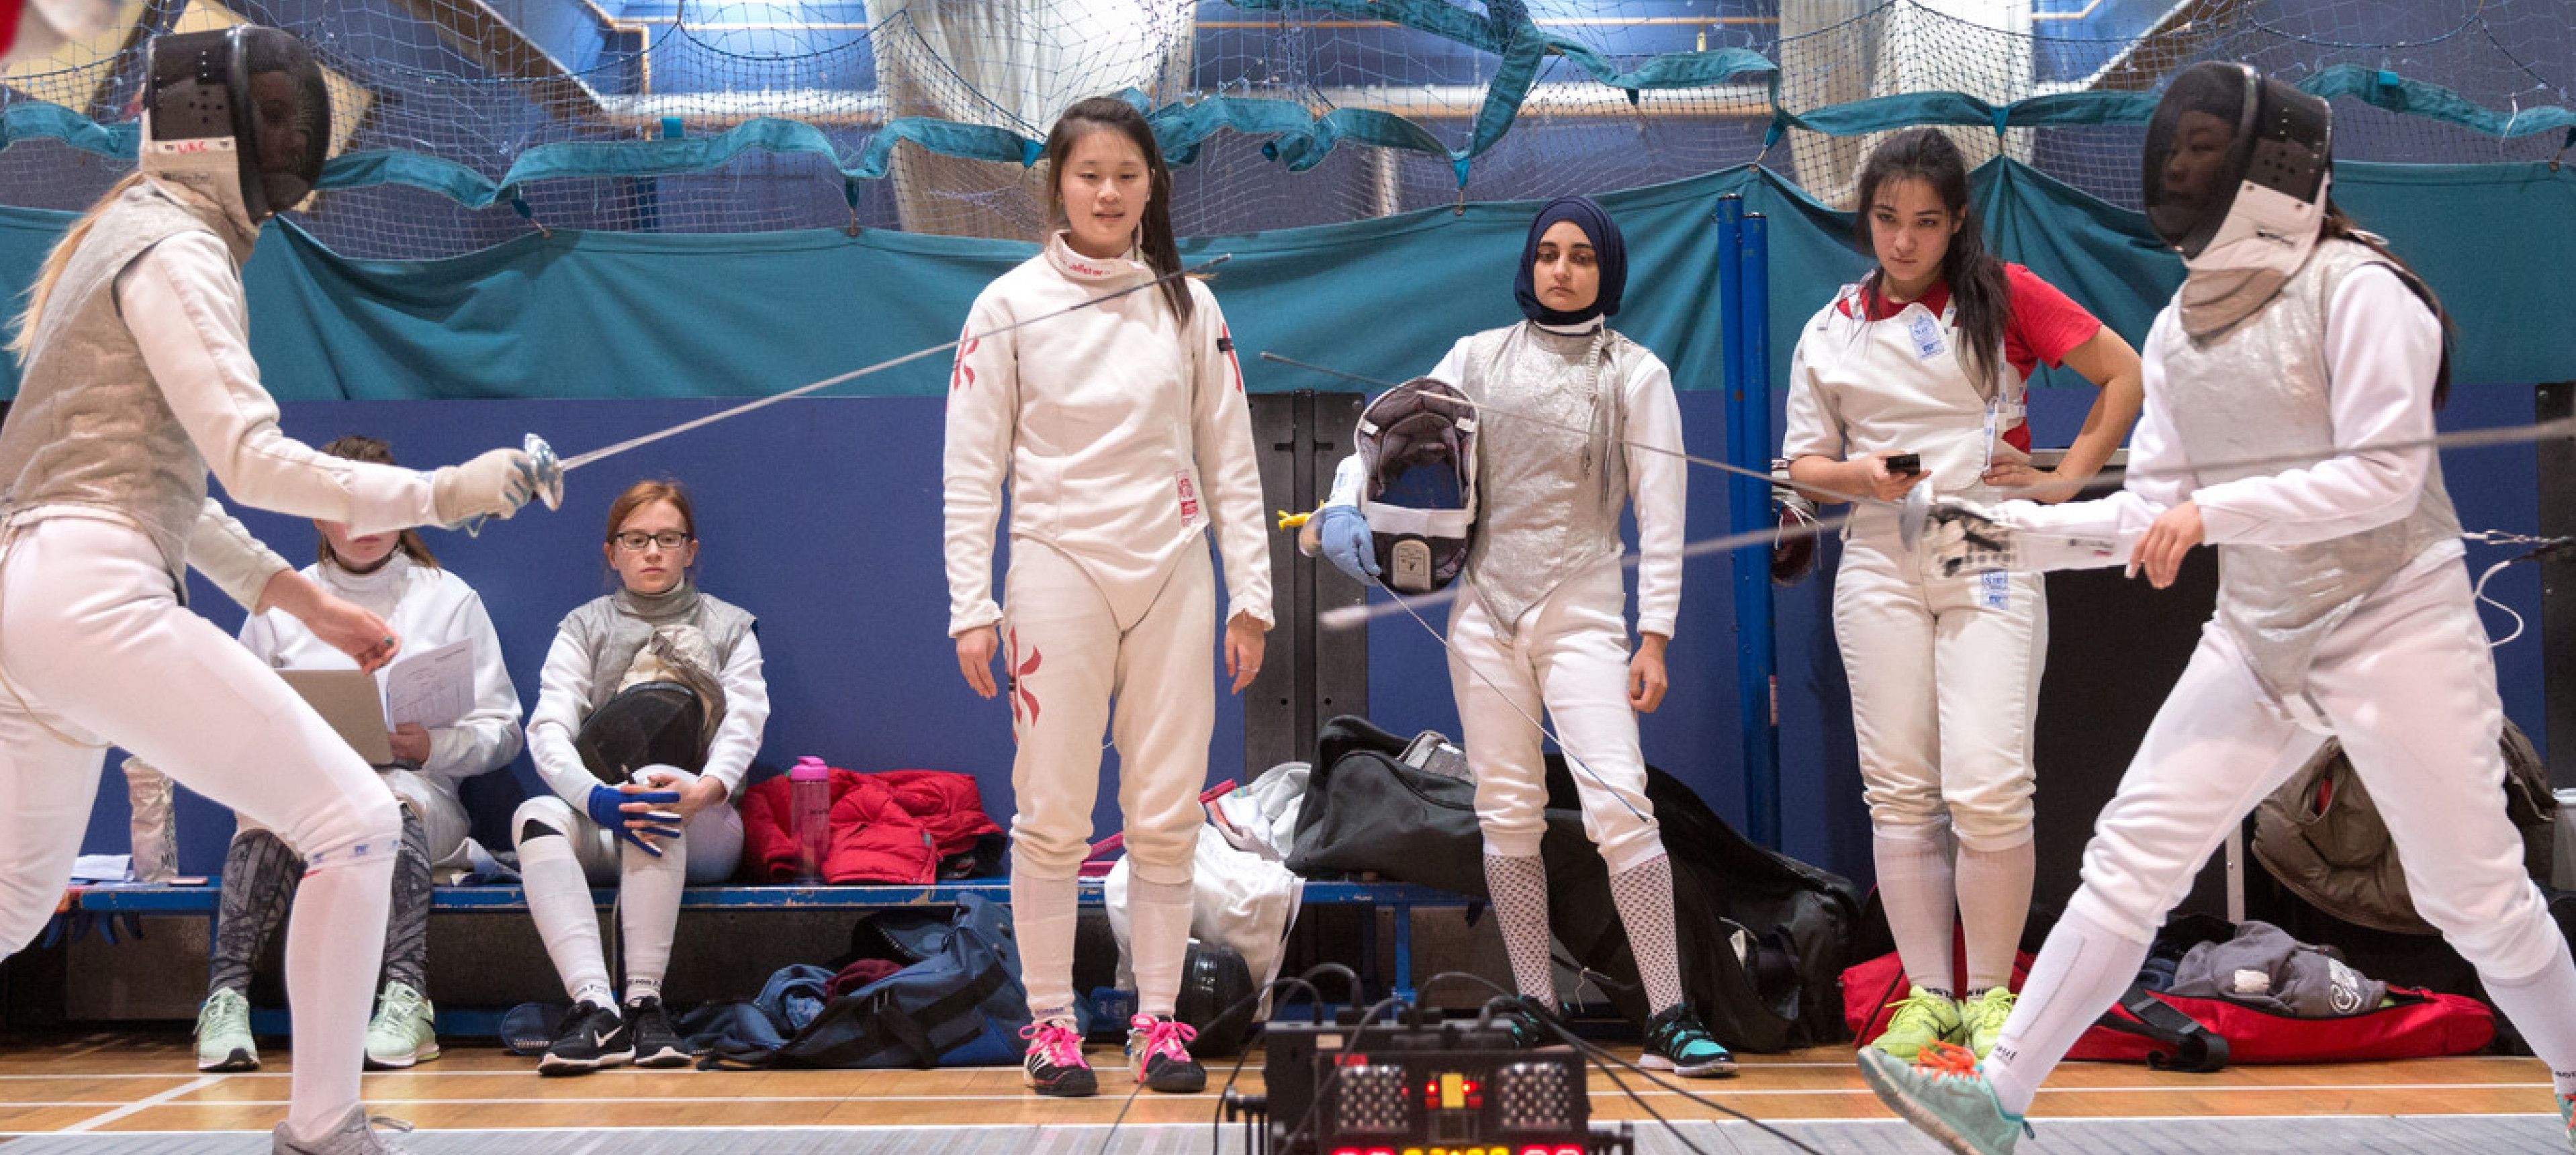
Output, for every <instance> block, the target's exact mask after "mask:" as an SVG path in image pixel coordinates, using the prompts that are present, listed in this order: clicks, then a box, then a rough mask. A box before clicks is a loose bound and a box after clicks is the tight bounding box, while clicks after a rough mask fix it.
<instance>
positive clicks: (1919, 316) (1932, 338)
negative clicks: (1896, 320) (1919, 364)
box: [1905, 313, 1949, 361]
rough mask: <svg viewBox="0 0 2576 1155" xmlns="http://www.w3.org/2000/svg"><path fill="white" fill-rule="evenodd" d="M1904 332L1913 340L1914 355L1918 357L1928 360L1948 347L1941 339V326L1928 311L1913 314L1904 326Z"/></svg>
mask: <svg viewBox="0 0 2576 1155" xmlns="http://www.w3.org/2000/svg"><path fill="white" fill-rule="evenodd" d="M1905 332H1906V336H1907V337H1909V338H1911V339H1912V340H1913V342H1914V355H1915V357H1917V358H1918V359H1921V360H1925V361H1929V360H1931V359H1933V358H1934V357H1938V356H1940V355H1941V354H1942V353H1943V352H1944V351H1946V350H1947V349H1948V347H1949V346H1948V344H1947V343H1946V342H1944V341H1942V340H1941V326H1940V325H1939V323H1937V322H1935V321H1933V319H1932V317H1931V315H1930V314H1928V313H1916V314H1914V321H1913V323H1912V324H1909V325H1907V326H1906V329H1905Z"/></svg>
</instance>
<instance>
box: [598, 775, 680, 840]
mask: <svg viewBox="0 0 2576 1155" xmlns="http://www.w3.org/2000/svg"><path fill="white" fill-rule="evenodd" d="M629 802H644V803H649V804H651V805H654V806H676V805H678V804H679V802H680V792H679V791H677V790H643V791H637V792H635V793H631V794H630V793H628V792H626V791H624V790H620V789H618V788H616V787H614V786H607V785H600V786H593V787H591V788H590V797H589V798H588V799H587V800H585V801H584V802H583V804H582V808H583V809H585V810H588V811H590V820H591V821H593V822H596V823H598V824H600V825H601V826H604V827H606V828H608V829H610V830H614V831H616V832H617V836H618V837H619V838H623V839H625V840H626V841H628V842H632V843H634V844H635V846H636V848H637V849H640V850H642V851H643V852H644V853H646V854H650V855H652V856H653V857H655V858H660V857H662V848H661V847H658V846H655V845H653V844H652V843H651V842H648V841H646V840H645V839H643V838H642V837H639V835H640V834H650V835H652V836H653V837H655V838H678V837H679V836H680V816H679V815H677V814H674V813H672V812H670V811H668V810H647V811H645V812H644V813H642V814H629V813H627V812H626V811H624V810H621V809H619V807H622V806H624V805H626V804H627V803H629ZM636 819H643V820H645V821H648V822H650V823H652V825H650V826H646V827H644V828H642V830H640V831H638V830H636V829H634V828H632V827H629V826H627V825H626V824H627V823H628V822H630V821H633V820H636Z"/></svg>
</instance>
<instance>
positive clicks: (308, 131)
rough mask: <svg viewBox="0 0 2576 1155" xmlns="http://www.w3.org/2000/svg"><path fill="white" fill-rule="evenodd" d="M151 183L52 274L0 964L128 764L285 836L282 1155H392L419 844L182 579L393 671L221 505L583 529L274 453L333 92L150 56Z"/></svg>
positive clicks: (267, 57) (15, 568)
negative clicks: (397, 974)
mask: <svg viewBox="0 0 2576 1155" xmlns="http://www.w3.org/2000/svg"><path fill="white" fill-rule="evenodd" d="M147 74H148V75H147V77H146V82H145V91H144V128H143V143H142V160H141V164H140V167H139V169H138V171H137V172H135V173H134V174H132V175H130V176H128V177H126V178H125V179H123V180H121V181H119V182H117V184H116V185H115V187H113V188H112V189H110V190H109V191H108V193H107V194H106V195H105V196H104V197H102V198H101V199H100V200H99V202H98V203H97V204H95V205H93V206H91V208H90V209H89V211H88V212H87V213H85V214H83V215H82V216H81V218H80V219H79V220H77V221H75V222H74V223H73V224H72V226H71V228H70V230H69V231H68V232H67V233H66V234H65V235H64V237H63V240H62V241H61V242H60V243H59V244H57V245H56V246H55V247H54V250H53V252H52V253H51V254H50V255H49V256H47V258H46V260H45V263H44V266H43V268H42V269H41V271H40V272H39V273H38V277H37V281H36V284H35V287H34V288H33V289H32V290H30V292H29V294H28V304H27V309H26V312H25V313H24V314H23V315H22V316H21V317H20V319H19V326H18V331H17V334H16V336H15V339H14V340H13V342H12V348H13V349H14V350H15V351H16V352H17V353H18V355H19V366H20V370H21V377H20V385H19V391H18V397H17V401H16V403H15V404H14V405H12V406H11V407H10V410H9V415H8V419H7V423H6V425H5V427H0V683H5V687H6V689H7V691H8V693H7V695H6V696H5V698H0V785H5V787H6V788H7V789H8V790H10V791H11V792H12V801H11V804H10V805H9V806H7V807H6V808H5V816H0V945H5V947H6V949H9V950H13V951H14V950H16V949H17V948H19V947H21V946H24V945H25V944H26V943H27V942H28V941H29V940H31V939H32V938H33V937H34V936H35V934H36V932H37V931H38V930H40V929H42V928H43V926H44V924H45V921H46V919H48V918H50V917H51V916H52V914H53V912H54V907H55V904H56V903H57V902H58V901H60V899H61V898H62V893H63V883H64V881H65V880H66V879H67V878H68V877H69V875H70V872H71V865H72V859H73V857H74V856H75V855H76V854H77V853H78V852H79V850H80V841H81V833H82V831H83V829H84V828H85V827H86V825H87V823H86V816H87V815H88V812H89V807H90V801H91V799H92V798H93V797H94V796H95V795H96V793H97V789H98V775H99V770H100V765H101V761H102V759H103V757H104V753H105V750H106V747H107V746H108V745H110V744H113V745H116V746H120V747H122V748H124V749H126V750H127V751H129V752H131V753H133V754H134V755H135V756H137V757H140V758H143V759H145V760H146V761H148V762H150V763H151V764H152V765H155V766H158V767H160V768H161V769H162V770H163V771H164V772H166V773H168V774H169V776H170V777H171V778H172V779H174V780H176V781H178V782H179V783H180V784H181V785H184V786H187V787H188V788H190V789H192V790H195V791H197V792H198V793H200V794H203V795H205V796H207V797H208V798H211V799H213V800H214V801H216V802H218V803H220V804H222V805H225V806H228V807H230V808H232V809H233V810H234V811H235V812H237V813H240V814H244V815H248V816H250V817H251V818H253V819H255V820H256V821H258V822H259V823H260V824H261V825H263V826H266V827H268V828H269V829H271V830H274V831H277V832H278V834H279V835H280V836H281V837H283V838H284V839H285V840H286V842H287V843H288V844H289V845H291V846H293V847H295V848H296V850H297V852H298V853H299V854H301V855H302V856H303V860H304V867H305V871H306V877H305V880H304V884H303V887H302V889H301V890H300V892H299V893H298V894H297V896H296V900H295V916H294V918H293V920H292V921H291V923H290V925H289V929H288V932H287V942H286V975H287V990H288V997H289V1000H290V1002H291V1004H292V1006H293V1009H294V1012H295V1025H294V1043H295V1056H296V1062H295V1071H294V1076H293V1081H292V1087H293V1090H292V1093H291V1103H290V1106H289V1107H288V1111H287V1118H286V1121H285V1122H284V1123H282V1124H280V1125H279V1126H278V1127H277V1130H276V1132H275V1135H274V1138H273V1143H274V1145H275V1148H276V1149H277V1150H278V1151H280V1152H331V1153H334V1155H338V1153H349V1152H356V1153H363V1152H373V1151H384V1150H392V1149H393V1147H392V1144H391V1142H390V1141H389V1140H386V1139H384V1138H382V1137H380V1136H378V1135H376V1134H375V1133H374V1132H373V1131H372V1130H371V1129H370V1127H369V1126H368V1123H367V1120H366V1115H365V1112H364V1111H363V1110H361V1109H360V1107H359V1104H358V1073H359V1069H360V1068H359V1063H360V1053H361V1049H362V1040H363V1038H364V1034H365V1031H366V1026H367V1019H368V1011H369V1005H370V1003H371V1001H372V996H373V994H374V987H375V981H374V980H375V973H376V961H377V955H378V951H379V950H380V949H381V947H382V946H383V936H384V930H385V917H386V909H387V905H388V894H389V890H390V881H389V880H390V879H391V877H392V871H393V867H394V861H395V858H396V852H397V850H398V848H399V845H400V842H401V836H402V824H401V817H400V814H399V811H398V809H397V808H396V806H395V804H394V798H393V795H392V794H391V793H390V792H389V791H388V790H387V789H386V788H385V786H384V784H383V783H382V782H380V781H378V780H377V777H376V774H375V771H374V770H373V769H372V768H370V767H369V766H368V765H367V764H366V762H365V761H364V760H362V759H360V758H359V757H358V755H357V753H356V752H355V751H353V750H351V749H350V748H349V745H348V743H346V742H344V741H342V740H341V739H340V737H339V735H338V734H336V733H334V732H333V731H332V730H331V728H330V727H329V726H328V725H326V724H325V723H324V722H323V721H322V719H321V717H320V716H319V715H317V714H316V713H315V712H314V711H313V709H312V708H311V707H310V706H308V705H306V704H305V703H304V701H303V699H301V698H299V697H297V696H296V695H295V693H294V691H292V690H290V689H288V688H287V686H286V683H285V682H284V681H282V680H280V679H279V678H278V677H277V675H276V674H275V673H274V672H272V671H270V670H269V669H268V668H267V667H266V666H265V665H263V664H262V663H261V662H260V661H259V660H258V659H257V658H255V657H253V656H252V655H251V654H250V653H249V652H248V651H246V650H243V649H242V648H241V647H240V646H238V645H236V644H234V642H233V639H231V638H230V637H227V636H225V635H224V633H223V632H222V631H221V630H218V629H216V628H215V626H214V625H213V624H212V623H210V622H208V621H206V620H205V619H203V618H200V617H198V616H196V615H195V614H193V613H190V612H189V611H188V609H187V608H186V607H185V606H183V605H181V604H180V594H181V591H182V588H183V586H182V579H183V577H184V574H185V572H186V570H187V569H188V568H189V567H190V566H195V567H196V568H197V569H198V570H199V571H200V572H202V573H204V574H205V575H206V576H207V577H208V578H210V579H212V580H213V581H214V583H215V585H216V586H217V587H218V588H220V589H222V590H223V591H224V592H225V593H226V594H227V595H229V596H230V597H232V598H233V599H234V600H236V601H239V602H240V603H242V604H243V605H244V606H246V607H248V608H250V609H252V610H254V611H265V610H271V609H274V610H280V611H283V612H285V613H287V614H289V615H292V616H294V617H295V618H297V619H298V620H299V621H301V622H302V623H303V624H304V625H305V626H306V627H307V628H309V629H311V630H312V631H313V633H314V634H315V635H316V636H317V637H319V638H321V639H323V640H324V641H325V642H327V643H328V644H330V645H331V646H332V647H333V648H335V649H338V650H340V651H341V652H343V653H346V654H348V655H350V656H351V657H353V658H355V659H356V660H357V662H358V664H359V665H360V666H361V667H362V668H367V669H373V668H375V667H377V666H380V665H382V664H384V663H385V662H386V661H388V660H390V659H391V658H392V656H393V653H394V651H395V650H397V649H398V648H399V646H400V639H399V638H398V637H397V636H396V635H395V634H394V632H393V631H392V630H391V629H390V628H388V627H387V626H386V625H385V623H384V620H383V619H382V618H380V617H379V616H377V615H376V614H374V613H372V612H369V611H367V610H365V609H363V608H360V607H358V606H356V605H353V604H351V603H349V602H348V601H346V600H343V599H340V598H337V597H334V596H332V595H331V594H329V593H328V592H327V591H326V590H324V589H322V588H321V587H319V586H317V585H316V584H314V583H313V582H311V581H309V580H307V579H306V578H304V577H302V576H300V575H298V574H296V573H295V572H294V568H293V567H292V566H289V565H288V564H287V563H286V561H285V560H284V559H283V558H280V557H279V556H277V554H275V553H274V552H272V551H270V550H269V549H267V548H266V547H264V546H262V545H260V544H259V543H258V542H257V541H256V540H254V539H253V538H252V537H251V536H250V535H249V533H248V532H247V531H245V530H244V529H243V528H242V526H241V524H240V523H239V522H237V521H234V520H233V519H232V518H230V517H229V516H227V515H225V514H224V513H223V511H222V510H221V508H220V507H218V506H217V505H216V504H215V503H214V502H212V501H211V500H209V499H208V497H207V494H206V481H207V473H208V471H209V470H210V469H211V470H212V472H213V473H214V475H215V477H216V478H217V479H218V480H220V481H222V482H223V486H224V489H225V491H226V492H228V493H230V494H231V495H232V498H233V500H235V501H239V502H241V503H243V504H246V505H251V506H255V507H259V508H263V509H269V510H274V511H276V512H279V513H286V514H292V515H296V516H301V517H312V518H319V519H323V520H327V521H336V522H340V523H343V524H346V525H348V526H350V527H351V528H352V530H353V531H356V532H361V533H377V532H383V531H387V530H395V529H405V528H409V527H413V526H423V525H454V524H461V523H464V522H467V521H470V520H474V519H479V518H484V517H507V516H509V515H511V514H512V513H515V512H516V511H517V510H518V509H519V508H520V507H521V506H522V505H524V504H526V503H527V502H528V501H529V500H530V499H531V498H535V497H540V496H543V497H545V498H546V499H547V500H548V502H549V503H550V504H551V503H553V502H556V501H559V500H560V499H561V485H562V480H561V474H560V472H558V471H554V470H552V469H551V468H549V466H548V463H547V462H545V461H543V460H540V459H538V458H536V457H532V456H531V455H530V454H528V453H525V452H522V451H520V450H517V449H498V450H493V451H492V452H489V453H486V454H484V455H483V456H481V457H477V458H475V459H474V460H472V461H470V462H468V463H466V464H464V465H460V466H449V467H447V468H444V469H439V470H436V471H434V472H429V473H421V472H415V471H412V470H408V469H398V468H394V467H391V466H384V465H372V464H367V463H363V462H355V461H346V460H342V459H339V458H334V457H327V456H324V455H321V454H318V453H316V452H314V451H313V450H312V449H311V448H309V447H307V446H305V445H302V444H300V443H298V442H296V441H294V440H292V439H290V438H288V437H287V436H286V435H285V434H284V433H282V432H280V431H279V429H278V426H277V405H276V402H275V401H273V400H271V398H270V397H269V395H268V392H267V390H266V389H264V388H262V386H261V384H260V369H259V366H258V365H257V364H256V363H255V362H254V361H253V359H252V357H251V353H250V347H249V344H248V341H247V334H246V329H247V301H246V300H245V298H244V296H243V292H242V280H241V274H240V272H239V262H240V261H241V260H242V259H243V258H245V257H247V256H248V255H249V253H250V249H251V246H252V244H253V243H254V242H255V241H256V240H257V238H258V235H259V231H258V230H259V226H260V223H261V222H262V221H264V220H266V219H267V217H268V216H269V215H270V214H272V213H274V212H277V211H281V210H284V209H286V208H290V207H292V206H293V205H294V204H295V203H296V202H297V201H298V200H300V199H302V198H303V196H304V195H305V193H306V192H308V191H309V190H310V189H311V188H312V187H313V184H314V182H315V180H316V179H318V177H319V174H320V170H321V163H322V159H323V154H324V152H325V151H326V149H327V146H328V142H329V139H330V108H329V102H328V95H327V93H326V91H325V89H324V87H323V84H322V74H321V68H320V65H319V64H318V62H316V61H315V59H314V57H313V55H312V53H311V51H310V50H308V49H307V48H306V47H305V46H304V45H303V44H302V43H300V42H298V41H297V40H296V39H295V38H294V37H292V36H289V35H287V34H285V33H283V32H278V31H276V30H274V29H268V28H258V27H252V26H241V27H235V28H231V29H227V30H225V31H222V32H212V33H203V34H189V35H171V36H163V37H160V38H159V39H157V40H154V41H153V42H152V44H151V47H150V50H149V63H148V67H147Z"/></svg>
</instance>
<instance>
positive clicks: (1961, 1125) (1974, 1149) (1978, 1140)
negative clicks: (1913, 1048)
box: [1860, 1043, 2030, 1155]
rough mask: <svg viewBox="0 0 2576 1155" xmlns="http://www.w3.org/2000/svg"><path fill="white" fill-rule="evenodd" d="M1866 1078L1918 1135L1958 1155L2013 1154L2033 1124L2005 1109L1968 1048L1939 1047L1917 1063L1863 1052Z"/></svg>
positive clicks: (1926, 1051) (1925, 1052)
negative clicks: (1925, 1136) (2013, 1150)
mask: <svg viewBox="0 0 2576 1155" xmlns="http://www.w3.org/2000/svg"><path fill="white" fill-rule="evenodd" d="M1860 1077H1861V1080H1862V1081H1863V1082H1866V1083H1868V1084H1869V1089H1870V1090H1872V1091H1875V1092H1877V1093H1878V1098H1879V1101H1880V1102H1883V1103H1885V1104H1887V1107H1888V1109H1889V1110H1891V1111H1894V1112H1896V1113H1897V1115H1899V1116H1900V1117H1902V1118H1903V1119H1904V1120H1905V1121H1906V1122H1908V1123H1912V1124H1914V1127H1915V1129H1916V1130H1919V1131H1921V1132H1923V1133H1924V1134H1926V1135H1930V1136H1931V1137H1933V1138H1935V1139H1938V1140H1940V1141H1941V1144H1942V1146H1945V1147H1948V1148H1949V1149H1950V1150H1952V1151H1955V1152H1958V1155H2011V1153H2012V1149H2013V1144H2015V1143H2017V1142H2020V1141H2021V1137H2022V1134H2023V1133H2024V1132H2027V1131H2029V1130H2030V1124H2028V1123H2025V1122H2023V1121H2022V1118H2021V1116H2019V1115H2014V1114H2012V1113H2010V1112H2007V1111H2005V1110H2004V1105H2003V1103H2002V1102H2001V1101H1999V1100H1997V1099H1996V1098H1995V1089H1994V1086H1993V1085H1992V1084H1990V1083H1988V1082H1986V1079H1985V1076H1983V1075H1981V1074H1979V1073H1978V1072H1977V1059H1976V1056H1975V1055H1973V1054H1971V1053H1969V1051H1968V1049H1967V1048H1966V1047H1962V1046H1958V1045H1956V1044H1953V1043H1934V1044H1932V1045H1930V1046H1928V1047H1925V1048H1923V1053H1922V1055H1921V1056H1919V1057H1918V1058H1916V1059H1915V1061H1913V1062H1911V1063H1907V1062H1905V1061H1903V1060H1900V1059H1898V1058H1896V1057H1895V1056H1893V1055H1889V1054H1887V1053H1886V1052H1884V1051H1877V1050H1864V1051H1862V1052H1861V1053H1860Z"/></svg>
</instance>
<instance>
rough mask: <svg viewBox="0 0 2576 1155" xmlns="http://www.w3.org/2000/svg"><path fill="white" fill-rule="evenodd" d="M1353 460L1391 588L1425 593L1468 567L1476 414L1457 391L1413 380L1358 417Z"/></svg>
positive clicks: (1371, 404) (1364, 507) (1428, 380)
mask: <svg viewBox="0 0 2576 1155" xmlns="http://www.w3.org/2000/svg"><path fill="white" fill-rule="evenodd" d="M1358 440H1359V452H1360V461H1361V463H1362V464H1363V465H1365V466H1366V467H1367V470H1368V484H1367V487H1366V489H1365V490H1364V491H1363V492H1362V495H1361V497H1360V503H1359V504H1360V516H1362V517H1364V518H1366V519H1367V520H1368V526H1369V535H1370V536H1371V537H1372V538H1373V539H1374V544H1375V546H1376V550H1377V561H1378V566H1379V568H1380V569H1381V570H1383V571H1384V573H1385V575H1386V576H1385V579H1384V580H1385V582H1386V584H1387V586H1388V587H1389V588H1391V589H1394V590H1397V591H1400V592H1403V593H1429V592H1431V591H1433V590H1437V589H1440V588H1442V587H1444V586H1447V585H1448V584H1449V583H1450V582H1453V581H1456V580H1457V579H1458V574H1459V573H1460V572H1461V571H1462V570H1464V569H1466V567H1467V550H1468V546H1469V545H1471V544H1472V543H1473V541H1474V536H1475V528H1476V410H1475V407H1474V406H1473V405H1472V404H1470V403H1469V402H1468V400H1467V398H1466V395H1465V394H1462V393H1460V392H1459V391H1458V388H1457V386H1454V385H1450V384H1446V383H1444V382H1440V381H1435V380H1432V379H1431V378H1428V377H1416V378H1414V379H1413V380H1411V381H1407V382H1405V383H1404V384H1402V385H1398V386H1396V387H1395V388H1393V389H1389V390H1387V391H1386V392H1384V393H1381V394H1379V395H1378V396H1377V398H1376V400H1373V401H1371V402H1369V404H1368V408H1366V409H1363V410H1361V411H1360V422H1359V438H1358Z"/></svg>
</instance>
